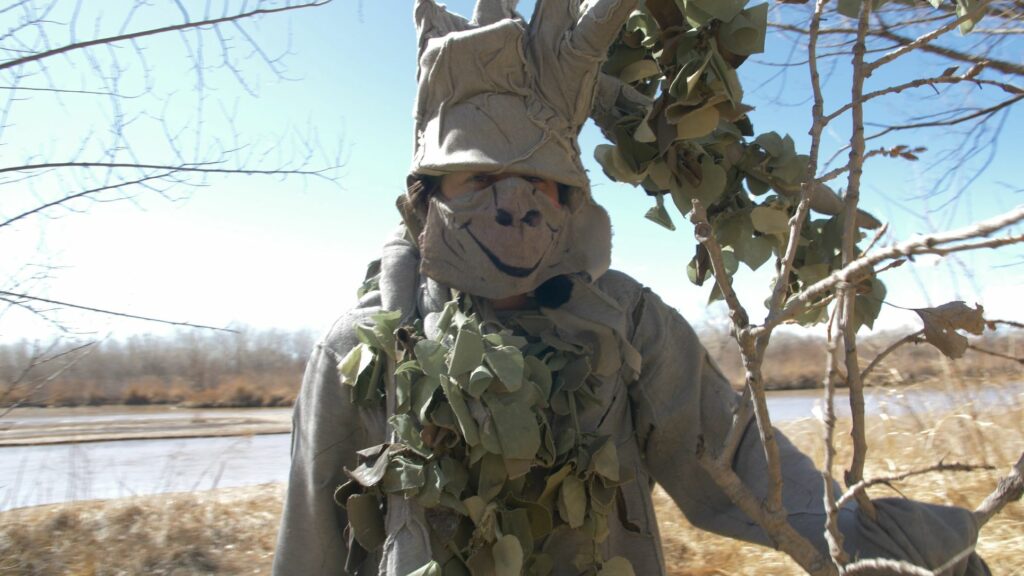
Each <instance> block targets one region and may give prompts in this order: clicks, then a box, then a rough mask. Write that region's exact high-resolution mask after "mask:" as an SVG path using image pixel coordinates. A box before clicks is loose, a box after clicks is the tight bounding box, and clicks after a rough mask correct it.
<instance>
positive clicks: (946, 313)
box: [914, 300, 985, 358]
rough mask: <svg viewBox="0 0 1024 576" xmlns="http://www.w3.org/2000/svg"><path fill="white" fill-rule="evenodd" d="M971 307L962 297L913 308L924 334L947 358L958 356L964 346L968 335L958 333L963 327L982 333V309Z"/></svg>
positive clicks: (965, 348)
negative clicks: (928, 306) (918, 317)
mask: <svg viewBox="0 0 1024 576" xmlns="http://www.w3.org/2000/svg"><path fill="white" fill-rule="evenodd" d="M976 306H977V307H976V308H971V307H970V306H968V305H967V304H965V303H964V302H963V301H960V300H957V301H955V302H948V303H946V304H943V305H942V306H937V307H935V308H916V309H914V312H917V315H918V316H920V317H921V320H922V321H923V322H924V337H925V340H927V341H928V343H929V344H931V345H932V346H935V347H936V348H938V349H939V351H941V352H942V353H943V354H945V355H946V356H948V357H949V358H960V357H961V356H963V355H964V351H965V350H967V338H966V337H964V336H963V335H961V334H959V333H957V330H966V331H967V332H970V333H971V334H981V333H982V332H983V331H984V330H985V319H984V318H983V317H982V315H983V313H984V312H985V309H984V308H982V307H981V306H980V305H976Z"/></svg>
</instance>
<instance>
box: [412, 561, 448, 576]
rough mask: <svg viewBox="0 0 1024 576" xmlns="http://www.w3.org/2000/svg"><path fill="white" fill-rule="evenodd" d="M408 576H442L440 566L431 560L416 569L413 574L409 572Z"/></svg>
mask: <svg viewBox="0 0 1024 576" xmlns="http://www.w3.org/2000/svg"><path fill="white" fill-rule="evenodd" d="M409 576H443V575H442V573H441V565H440V564H438V563H437V562H435V561H434V560H431V561H430V562H427V563H426V564H424V565H423V566H421V567H420V568H417V569H416V571H415V572H410V573H409Z"/></svg>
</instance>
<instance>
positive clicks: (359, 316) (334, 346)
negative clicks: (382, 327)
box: [319, 290, 381, 356]
mask: <svg viewBox="0 0 1024 576" xmlns="http://www.w3.org/2000/svg"><path fill="white" fill-rule="evenodd" d="M380 311H381V305H380V291H378V290H374V291H372V292H368V293H366V294H364V295H363V296H362V297H361V298H360V299H359V301H358V302H357V303H356V305H355V307H354V308H351V309H350V310H348V311H346V312H345V313H344V314H342V315H341V316H339V317H338V319H337V320H335V321H334V323H333V324H332V325H331V327H330V329H328V330H327V334H326V335H325V336H324V338H323V340H321V342H320V344H319V345H320V346H323V347H324V348H326V349H328V350H329V351H331V352H333V353H334V354H336V355H342V356H343V355H345V354H346V353H347V352H348V351H349V350H351V349H352V347H353V346H355V345H356V344H357V343H358V339H357V338H356V326H357V325H358V324H365V323H367V322H369V321H370V317H371V316H373V315H374V314H376V313H378V312H380Z"/></svg>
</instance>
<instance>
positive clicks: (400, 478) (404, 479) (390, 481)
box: [380, 456, 426, 493]
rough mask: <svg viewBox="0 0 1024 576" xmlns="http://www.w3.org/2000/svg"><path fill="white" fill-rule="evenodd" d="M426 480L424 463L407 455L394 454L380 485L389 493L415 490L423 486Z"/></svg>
mask: <svg viewBox="0 0 1024 576" xmlns="http://www.w3.org/2000/svg"><path fill="white" fill-rule="evenodd" d="M425 480H426V478H425V476H424V474H423V465H422V464H417V463H416V462H413V461H412V460H410V459H408V458H406V457H405V456H392V457H391V461H390V462H388V469H387V472H385V473H384V479H383V480H381V484H380V487H381V490H383V491H384V492H387V493H395V492H415V491H417V490H419V489H420V488H421V487H423V483H424V482H425Z"/></svg>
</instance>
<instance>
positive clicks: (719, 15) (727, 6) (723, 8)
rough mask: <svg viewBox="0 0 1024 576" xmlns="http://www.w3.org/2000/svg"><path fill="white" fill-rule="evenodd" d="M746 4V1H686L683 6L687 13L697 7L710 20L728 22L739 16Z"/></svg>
mask: <svg viewBox="0 0 1024 576" xmlns="http://www.w3.org/2000/svg"><path fill="white" fill-rule="evenodd" d="M746 3H747V0H686V1H685V6H686V10H687V11H689V10H690V9H692V8H693V7H697V8H699V9H700V10H703V11H704V12H706V13H708V14H709V15H710V16H711V17H712V18H715V19H718V20H721V21H722V22H728V21H729V20H732V19H733V18H734V17H735V16H736V15H737V14H739V12H740V10H742V9H743V5H744V4H746Z"/></svg>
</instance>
